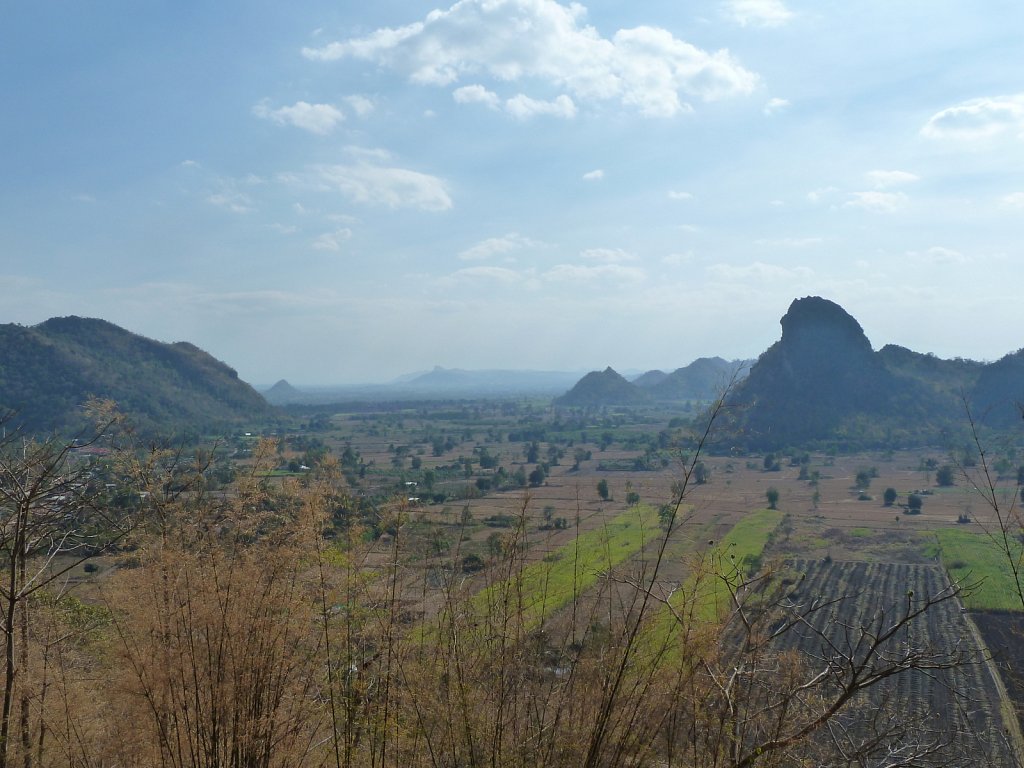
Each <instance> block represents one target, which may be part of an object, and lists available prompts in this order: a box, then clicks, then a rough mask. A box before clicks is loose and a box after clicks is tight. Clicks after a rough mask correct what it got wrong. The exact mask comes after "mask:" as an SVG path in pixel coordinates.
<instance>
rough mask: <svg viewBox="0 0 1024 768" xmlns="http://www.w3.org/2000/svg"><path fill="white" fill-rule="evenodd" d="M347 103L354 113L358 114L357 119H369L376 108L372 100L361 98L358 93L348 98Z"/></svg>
mask: <svg viewBox="0 0 1024 768" xmlns="http://www.w3.org/2000/svg"><path fill="white" fill-rule="evenodd" d="M345 101H346V102H347V103H348V105H349V106H350V107H352V111H353V112H355V113H356V116H357V117H368V116H369V115H370V114H371V113H372V112H373V110H374V109H375V108H376V107H375V106H374V104H373V101H372V100H371V99H368V98H367V97H366V96H360V95H359V94H358V93H356V94H353V95H352V96H346V97H345Z"/></svg>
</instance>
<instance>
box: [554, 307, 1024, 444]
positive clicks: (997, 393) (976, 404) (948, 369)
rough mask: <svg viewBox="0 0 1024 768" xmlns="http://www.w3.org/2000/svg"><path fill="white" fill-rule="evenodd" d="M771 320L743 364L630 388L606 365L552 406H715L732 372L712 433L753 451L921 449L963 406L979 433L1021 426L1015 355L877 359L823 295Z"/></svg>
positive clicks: (1023, 376)
mask: <svg viewBox="0 0 1024 768" xmlns="http://www.w3.org/2000/svg"><path fill="white" fill-rule="evenodd" d="M780 322H781V325H782V338H781V339H779V341H777V342H776V343H774V344H773V345H772V346H771V347H769V348H768V349H767V350H765V351H764V352H763V353H762V354H761V356H760V357H759V358H758V359H757V361H755V362H754V363H753V364H752V365H751V364H749V363H748V362H737V361H734V362H732V363H726V362H725V361H724V360H721V358H710V359H704V360H698V361H696V362H694V363H692V364H691V365H690V366H688V367H687V368H682V369H679V370H678V371H675V372H674V373H672V374H665V373H663V372H661V371H649V372H648V373H645V374H643V375H642V376H640V377H639V378H638V379H636V380H635V381H634V382H632V383H631V382H627V381H626V380H625V379H624V378H622V377H621V376H619V375H618V374H617V373H616V372H615V371H614V370H613V369H611V368H607V369H605V370H604V371H601V372H597V371H595V372H592V373H589V374H587V375H586V376H584V377H583V378H582V379H581V380H580V381H579V382H577V384H576V385H575V386H574V387H573V388H572V389H571V390H570V391H569V392H567V393H566V394H565V395H563V396H562V397H561V398H558V400H556V403H557V404H559V405H564V406H597V405H644V404H651V403H654V402H656V401H662V402H665V401H671V400H678V399H689V398H693V399H703V400H712V399H714V398H716V397H718V396H719V395H721V394H722V393H723V392H724V391H725V384H726V383H727V382H728V381H730V378H729V377H730V376H732V375H733V374H735V378H733V379H731V381H732V383H731V385H730V386H729V387H728V392H727V393H726V394H727V397H726V402H727V404H728V405H729V406H730V407H729V408H727V409H726V411H725V413H724V418H723V424H722V425H721V426H720V428H719V430H718V433H719V434H720V442H722V443H725V442H728V443H729V444H731V445H735V446H742V447H746V448H750V449H769V448H779V447H785V446H806V445H810V444H814V443H816V442H819V443H825V442H827V443H830V444H832V445H836V444H838V445H841V446H844V447H847V448H850V449H854V448H863V447H872V446H883V445H884V446H888V447H899V446H900V445H920V444H922V443H927V442H933V441H935V440H937V439H941V437H942V435H943V434H944V433H948V432H949V431H950V430H956V429H958V428H959V427H962V426H963V425H964V424H965V423H966V415H965V406H966V407H969V408H970V409H971V412H972V414H973V416H974V418H975V420H976V422H977V423H978V424H980V425H984V426H991V427H997V428H1003V429H1005V428H1006V427H1008V426H1010V425H1013V424H1016V423H1019V421H1020V418H1021V414H1022V406H1020V405H1018V404H1020V403H1024V350H1021V351H1018V352H1015V353H1012V354H1009V355H1006V356H1005V357H1003V358H1002V359H1001V360H998V361H996V362H994V363H989V364H984V363H979V362H975V361H972V360H964V359H954V360H943V359H940V358H937V357H935V356H934V355H929V354H922V353H919V352H914V351H912V350H909V349H906V348H904V347H899V346H896V345H892V344H890V345H887V346H884V347H882V348H881V349H880V350H878V351H877V352H876V351H874V350H873V348H872V346H871V342H870V341H869V340H868V338H867V336H866V335H865V333H864V330H863V328H862V327H861V326H860V323H858V322H857V321H856V320H855V319H854V318H853V317H852V316H851V315H850V314H849V313H848V312H846V310H844V309H843V308H842V307H840V306H839V305H838V304H836V303H835V302H832V301H829V300H828V299H824V298H821V297H820V296H808V297H805V298H802V299H796V300H795V301H793V303H792V304H791V305H790V307H789V309H788V311H787V312H786V314H785V315H784V316H783V317H782V319H781V321H780ZM745 373H746V376H745V377H744V374H745ZM683 382H686V385H684V384H683Z"/></svg>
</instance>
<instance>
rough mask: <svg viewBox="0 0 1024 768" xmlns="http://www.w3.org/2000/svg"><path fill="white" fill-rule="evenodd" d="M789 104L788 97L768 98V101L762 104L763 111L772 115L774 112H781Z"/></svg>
mask: <svg viewBox="0 0 1024 768" xmlns="http://www.w3.org/2000/svg"><path fill="white" fill-rule="evenodd" d="M788 106H789V99H768V102H767V103H766V104H765V105H764V113H765V114H766V115H769V116H770V115H774V114H775V113H776V112H781V111H782V110H784V109H785V108H786V107H788Z"/></svg>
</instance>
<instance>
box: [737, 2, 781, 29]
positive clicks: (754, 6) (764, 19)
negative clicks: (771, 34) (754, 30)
mask: <svg viewBox="0 0 1024 768" xmlns="http://www.w3.org/2000/svg"><path fill="white" fill-rule="evenodd" d="M725 8H726V10H727V11H728V12H729V14H730V15H731V16H732V17H733V18H734V19H735V20H736V21H738V22H739V23H740V24H741V25H743V26H744V27H745V26H747V25H748V24H752V25H755V26H762V27H778V26H780V25H782V24H785V23H786V22H787V21H789V20H790V19H791V18H793V12H792V11H791V10H789V9H788V8H787V7H786V6H785V5H784V4H783V3H782V0H726V3H725Z"/></svg>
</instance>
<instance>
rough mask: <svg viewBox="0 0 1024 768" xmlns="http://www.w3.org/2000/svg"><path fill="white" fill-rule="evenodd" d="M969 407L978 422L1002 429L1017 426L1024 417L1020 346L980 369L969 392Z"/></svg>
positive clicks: (1023, 354) (1023, 353)
mask: <svg viewBox="0 0 1024 768" xmlns="http://www.w3.org/2000/svg"><path fill="white" fill-rule="evenodd" d="M970 404H971V410H972V413H973V414H974V416H975V418H976V419H977V421H978V422H979V423H982V424H985V425H987V426H991V427H996V428H999V429H1005V428H1007V427H1010V426H1013V427H1015V428H1018V429H1019V428H1020V427H1021V417H1022V416H1024V349H1020V350H1017V351H1016V352H1013V353H1012V354H1009V355H1006V356H1005V357H1003V358H1001V359H999V360H997V361H996V362H994V363H990V364H989V365H986V366H985V367H984V368H982V369H981V371H980V373H979V374H978V382H977V384H976V385H975V386H974V389H973V390H972V391H971V397H970Z"/></svg>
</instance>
